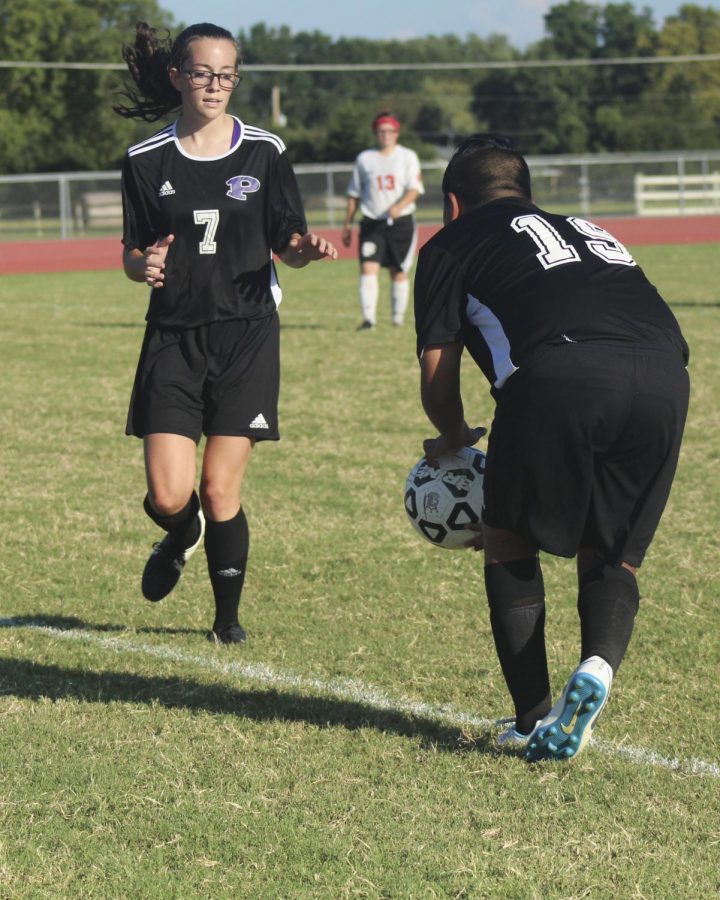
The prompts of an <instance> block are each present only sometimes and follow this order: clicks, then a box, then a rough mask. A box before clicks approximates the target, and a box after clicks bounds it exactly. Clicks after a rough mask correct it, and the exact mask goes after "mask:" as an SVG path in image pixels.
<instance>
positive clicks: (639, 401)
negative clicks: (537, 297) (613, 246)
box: [483, 343, 689, 566]
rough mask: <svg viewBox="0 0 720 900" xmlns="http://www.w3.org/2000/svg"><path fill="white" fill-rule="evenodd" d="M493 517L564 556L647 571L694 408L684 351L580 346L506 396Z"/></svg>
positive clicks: (495, 436)
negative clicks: (596, 557)
mask: <svg viewBox="0 0 720 900" xmlns="http://www.w3.org/2000/svg"><path fill="white" fill-rule="evenodd" d="M493 394H494V396H495V399H496V402H497V406H496V410H495V418H494V420H493V424H492V429H491V432H490V437H489V441H488V457H487V464H486V471H485V485H484V488H485V490H484V493H485V497H484V504H485V506H484V509H483V521H484V522H486V523H487V524H488V525H491V526H493V527H495V528H502V529H506V530H508V531H513V532H515V533H518V534H521V535H522V536H523V537H525V538H526V539H527V540H529V541H530V542H531V543H534V544H535V546H537V547H538V548H539V549H541V550H544V551H546V552H548V553H551V554H554V555H556V556H567V557H572V556H575V554H576V553H577V551H578V550H579V549H580V548H585V547H588V548H594V549H596V550H597V551H598V552H599V553H600V554H601V556H602V557H603V558H604V559H605V560H606V561H607V562H610V563H613V564H618V563H620V562H627V563H630V564H631V565H633V566H639V565H640V563H641V562H642V560H643V557H644V555H645V552H646V550H647V548H648V546H649V545H650V542H651V540H652V538H653V535H654V533H655V530H656V528H657V526H658V524H659V522H660V517H661V515H662V512H663V509H664V508H665V504H666V502H667V499H668V496H669V493H670V487H671V485H672V481H673V478H674V475H675V470H676V467H677V461H678V454H679V451H680V442H681V440H682V434H683V428H684V425H685V418H686V415H687V408H688V396H689V380H688V374H687V371H686V369H685V365H684V361H683V359H682V357H681V355H680V353H673V352H670V351H665V350H654V349H652V348H643V347H637V348H628V347H622V346H620V347H619V346H618V345H608V344H590V343H584V344H583V343H573V344H564V345H562V346H559V347H553V348H550V349H548V350H547V351H545V352H543V353H542V354H541V355H539V356H538V357H537V358H536V359H535V360H533V361H532V362H531V363H529V364H528V365H527V366H522V367H521V368H520V369H519V370H518V371H517V372H515V373H514V374H513V375H512V376H511V377H510V378H509V379H508V381H507V382H506V383H505V385H504V386H503V387H502V388H501V389H500V390H497V391H493Z"/></svg>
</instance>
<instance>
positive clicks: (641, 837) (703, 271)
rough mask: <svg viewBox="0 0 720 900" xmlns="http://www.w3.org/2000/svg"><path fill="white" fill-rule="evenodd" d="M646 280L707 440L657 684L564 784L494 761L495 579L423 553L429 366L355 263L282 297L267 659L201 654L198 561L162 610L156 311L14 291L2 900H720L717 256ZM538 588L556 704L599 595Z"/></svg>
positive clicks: (285, 277)
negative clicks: (154, 414) (413, 512)
mask: <svg viewBox="0 0 720 900" xmlns="http://www.w3.org/2000/svg"><path fill="white" fill-rule="evenodd" d="M636 256H637V258H638V259H639V261H640V262H641V263H642V264H643V265H644V266H645V268H646V271H647V272H648V274H649V276H650V277H651V279H652V280H653V281H655V283H656V284H658V286H659V287H660V289H661V290H662V291H663V293H664V294H665V295H666V297H667V298H668V300H670V301H671V302H672V304H673V307H674V309H675V312H676V314H677V316H678V318H679V320H680V322H681V325H682V327H683V329H684V331H685V334H686V336H687V338H688V341H689V343H690V346H691V352H692V359H691V376H692V382H693V395H692V406H691V412H690V418H689V422H688V427H687V433H686V441H685V445H684V449H683V454H682V459H681V465H680V469H679V472H678V476H677V481H676V485H675V489H674V492H673V494H672V497H671V500H670V504H669V506H668V509H667V512H666V515H665V518H664V520H663V523H662V525H661V528H660V530H659V532H658V535H657V538H656V540H655V542H654V544H653V546H652V548H651V551H650V553H649V556H648V559H647V561H646V565H645V566H644V567H643V570H642V572H641V581H640V583H641V588H642V591H643V598H644V599H643V601H642V603H641V611H640V615H639V618H638V622H637V626H636V631H635V636H634V639H633V642H632V644H631V647H630V651H629V653H628V656H627V658H626V661H625V663H624V664H623V667H622V669H621V670H620V672H619V675H618V678H617V680H616V683H615V687H614V691H613V694H612V697H611V699H610V702H609V704H608V707H607V710H606V712H605V714H604V716H603V718H602V719H601V721H600V725H599V727H598V733H597V738H596V740H595V741H594V743H593V744H592V745H591V746H590V747H589V748H588V750H587V751H586V752H585V753H584V754H582V756H580V757H579V758H578V759H577V760H575V761H573V762H572V763H569V764H567V765H558V764H551V763H542V764H539V765H536V766H528V765H527V764H526V763H524V762H523V761H522V760H521V759H520V758H519V757H515V756H508V755H501V754H500V753H498V752H497V751H496V750H495V749H494V737H495V734H496V732H497V729H496V728H495V727H494V725H493V722H494V720H495V719H497V718H499V717H502V716H506V715H509V714H510V712H511V709H510V706H509V703H508V698H507V696H506V692H505V688H504V684H503V682H502V678H501V675H500V673H499V669H498V666H497V663H496V661H495V654H494V650H493V646H492V638H491V635H490V630H489V626H488V622H487V615H486V602H485V598H484V590H483V581H482V563H481V558H480V557H479V555H478V554H474V553H472V552H470V551H468V552H455V553H452V552H447V551H442V550H438V549H436V548H434V547H431V546H430V545H429V544H426V543H424V542H422V541H421V539H420V538H419V537H418V536H417V535H416V534H415V532H414V531H413V530H412V528H411V527H410V525H409V523H408V522H407V520H406V517H405V513H404V511H403V502H402V501H403V486H404V479H405V476H406V474H407V472H408V470H409V468H410V466H411V465H412V464H413V463H414V462H415V460H416V459H417V457H418V456H419V455H420V452H421V443H422V439H423V437H426V436H428V435H429V434H431V431H430V429H429V426H428V425H427V423H426V421H425V419H424V415H423V413H422V411H421V408H420V404H419V400H418V387H417V364H416V361H415V356H414V335H413V332H412V328H411V327H406V328H404V329H392V328H390V327H389V324H388V320H389V315H385V316H384V318H383V320H382V322H381V325H380V326H379V327H378V329H376V331H375V332H372V333H356V332H355V330H354V329H355V326H356V324H357V322H358V320H359V315H358V310H357V302H356V266H355V264H354V263H351V262H338V263H324V264H322V265H316V266H312V267H310V269H308V270H306V271H300V272H295V271H290V270H287V269H284V270H282V271H281V272H280V275H281V280H282V284H283V287H284V289H285V300H284V302H283V306H282V308H281V315H282V323H283V332H282V336H283V337H282V339H283V389H282V394H281V417H282V418H281V423H282V430H283V440H282V441H280V442H279V443H278V444H272V445H268V444H266V445H262V446H260V447H259V448H258V450H257V451H256V454H255V458H254V459H253V462H252V465H251V468H250V473H249V476H248V482H247V489H246V494H245V505H246V509H247V513H248V517H249V521H250V525H251V535H252V546H251V559H250V568H249V573H248V579H247V583H246V591H245V597H244V600H243V610H242V616H241V621H242V622H243V624H244V625H245V627H246V628H247V630H248V632H249V635H250V641H249V643H248V644H247V645H246V646H245V647H243V648H241V649H236V648H233V649H229V648H215V647H213V646H211V645H210V644H209V643H207V641H206V640H205V635H206V632H207V629H208V627H209V625H210V624H211V622H212V600H211V596H210V593H209V584H208V579H207V574H206V572H205V564H204V558H203V557H202V554H198V556H197V557H195V558H194V559H193V561H192V563H191V564H190V565H189V567H188V570H187V572H186V574H185V575H184V576H183V580H182V582H181V584H180V586H179V587H178V589H177V590H176V591H175V593H174V594H173V595H172V596H171V597H169V598H168V599H167V600H166V601H164V602H163V603H161V604H158V605H150V604H148V603H146V602H145V601H143V600H142V599H141V597H140V592H139V577H140V572H141V570H142V566H143V564H144V561H145V558H146V556H147V553H148V551H149V549H150V545H151V543H152V541H153V540H156V539H157V537H158V535H157V533H156V531H155V530H154V529H153V527H152V526H151V524H150V523H149V521H148V520H147V518H146V517H145V515H144V514H143V512H142V507H141V502H142V498H143V495H144V475H143V466H142V451H141V444H140V442H139V441H137V440H135V439H131V438H127V437H125V436H124V435H123V428H124V421H125V414H126V409H127V401H128V396H129V391H130V387H131V383H132V377H133V372H134V367H135V363H136V358H137V354H138V350H139V346H140V341H141V337H142V327H143V315H144V312H145V302H146V293H145V290H144V289H143V288H142V287H140V286H137V285H133V284H131V283H130V282H128V281H126V280H125V279H124V277H123V276H122V274H121V273H120V272H119V271H118V272H111V273H81V274H69V275H38V276H11V277H5V278H3V279H1V280H0V317H1V328H0V341H1V342H2V346H1V348H0V349H1V352H2V367H3V376H4V377H3V388H2V403H1V404H0V423H1V424H2V441H1V442H0V462H1V468H2V472H3V497H2V503H1V504H0V522H1V523H2V536H3V540H2V554H0V588H1V591H2V607H1V612H0V617H1V618H0V626H1V627H0V897H8V898H10V897H12V898H40V897H72V898H77V897H83V898H85V897H88V898H89V897H93V898H105V897H107V898H119V897H123V898H124V897H143V898H146V897H147V898H151V897H152V898H154V897H158V898H166V897H168V898H169V897H173V898H190V897H220V898H236V897H242V898H268V900H272V898H306V897H307V898H343V897H348V898H350V897H371V898H425V897H443V898H444V897H453V898H454V897H477V898H517V900H528V898H581V897H590V898H593V900H595V898H670V900H674V898H680V897H682V898H709V897H716V896H718V894H719V893H720V874H719V873H720V865H719V864H718V860H719V859H720V724H718V715H717V685H718V676H719V675H720V657H719V653H718V609H719V604H718V599H719V593H720V590H719V588H718V584H719V583H720V563H719V560H718V552H717V549H718V540H717V535H718V531H719V529H720V502H719V500H720V497H719V494H720V478H719V477H718V465H719V463H718V459H719V453H718V446H720V401H719V400H718V396H719V394H718V387H717V386H718V384H719V383H720V287H719V285H720V255H719V254H718V251H717V247H716V246H711V245H705V246H702V245H701V246H693V247H675V246H672V247H655V248H642V249H638V250H637V251H636ZM386 294H387V290H386V289H385V287H384V288H383V295H386ZM383 304H384V305H383V312H384V313H387V312H388V305H389V304H388V302H387V299H386V298H385V297H384V298H383ZM464 372H465V378H464V393H465V396H466V400H467V406H468V407H469V410H470V411H471V412H470V415H471V419H472V422H473V423H478V424H481V423H486V424H489V421H490V418H491V414H492V401H491V399H490V397H489V394H488V391H487V387H486V386H485V384H484V382H483V381H482V379H481V377H480V375H479V373H476V372H475V370H474V369H473V368H472V367H471V366H467V367H466V368H465V370H464ZM544 567H545V581H546V587H547V594H548V635H549V640H548V652H549V657H550V662H551V669H552V673H553V676H552V677H553V687H554V689H555V690H559V689H561V687H562V685H563V684H564V682H565V680H566V678H567V676H568V674H569V672H570V670H571V669H572V668H573V667H574V666H575V665H576V663H577V652H578V626H577V616H576V611H575V599H576V598H575V591H574V589H573V565H572V563H571V562H570V561H563V560H555V559H551V558H547V559H546V560H545V561H544Z"/></svg>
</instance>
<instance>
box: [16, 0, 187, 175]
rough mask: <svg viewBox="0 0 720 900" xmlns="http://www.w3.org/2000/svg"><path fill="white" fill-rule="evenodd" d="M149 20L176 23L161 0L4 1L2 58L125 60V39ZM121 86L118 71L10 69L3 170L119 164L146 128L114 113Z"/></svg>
mask: <svg viewBox="0 0 720 900" xmlns="http://www.w3.org/2000/svg"><path fill="white" fill-rule="evenodd" d="M147 17H150V21H151V23H152V24H153V25H157V26H161V27H162V26H167V25H168V24H169V23H170V21H171V17H170V16H169V15H168V14H166V13H163V12H162V11H161V10H160V8H159V7H158V6H157V4H156V3H155V0H147V2H146V0H4V2H3V4H2V6H1V7H0V58H2V59H5V60H18V61H28V60H30V61H39V62H83V63H85V62H108V61H117V62H121V61H122V60H121V57H120V49H121V46H122V44H123V43H124V42H127V41H128V40H131V38H132V30H133V28H134V25H135V23H136V22H137V21H139V20H143V19H146V18H147ZM121 86H122V81H121V78H120V77H119V73H114V72H102V71H83V70H68V69H41V68H37V67H35V68H32V67H31V68H17V69H4V70H3V74H2V93H3V97H4V105H3V108H2V109H0V171H3V172H8V173H13V172H33V171H35V172H38V171H58V170H59V171H63V170H73V169H75V170H77V169H88V170H90V169H96V170H100V169H113V168H117V167H118V165H119V164H120V161H121V159H122V157H123V154H124V151H125V148H126V147H127V145H128V144H130V143H132V141H133V140H135V139H136V138H137V137H138V136H139V135H140V134H142V133H143V131H141V130H139V129H138V127H136V126H135V125H134V124H133V123H132V122H127V121H126V120H123V119H121V118H120V117H119V116H117V115H116V114H115V113H113V111H112V104H113V102H114V100H115V99H116V93H117V91H118V90H119V89H120V88H121ZM144 133H147V126H145V127H144Z"/></svg>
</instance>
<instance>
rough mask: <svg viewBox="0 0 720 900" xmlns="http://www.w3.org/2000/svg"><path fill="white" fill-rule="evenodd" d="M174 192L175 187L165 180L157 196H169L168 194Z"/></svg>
mask: <svg viewBox="0 0 720 900" xmlns="http://www.w3.org/2000/svg"><path fill="white" fill-rule="evenodd" d="M174 193H175V188H174V187H173V186H172V185H171V184H170V182H169V181H166V182H165V183H164V184H163V186H162V187H161V188H160V190H159V191H158V197H169V196H170V194H174Z"/></svg>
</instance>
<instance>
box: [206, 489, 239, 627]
mask: <svg viewBox="0 0 720 900" xmlns="http://www.w3.org/2000/svg"><path fill="white" fill-rule="evenodd" d="M249 549H250V532H249V529H248V523H247V519H246V518H245V511H244V510H243V509H242V507H241V508H240V511H239V512H238V514H237V515H236V516H235V517H234V518H232V519H228V520H227V521H225V522H213V521H211V520H210V519H208V521H207V523H206V526H205V555H206V556H207V564H208V572H209V573H210V583H211V584H212V589H213V594H214V595H215V622H214V624H213V628H214V629H215V628H224V627H225V626H227V625H232V624H234V623H235V622H237V621H238V610H239V608H240V595H241V594H242V589H243V583H244V581H245V568H246V566H247V558H248V551H249Z"/></svg>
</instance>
